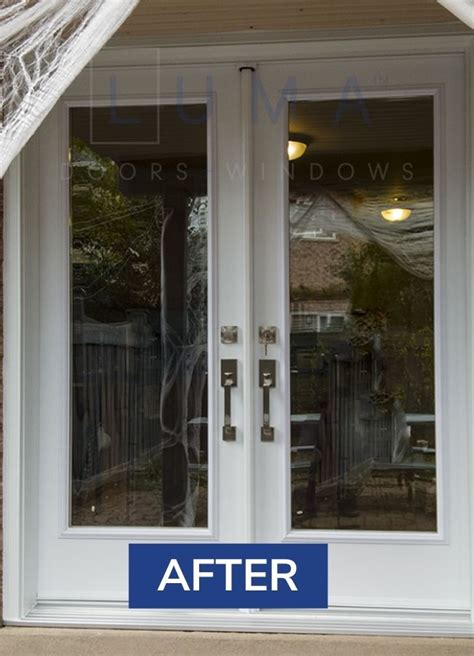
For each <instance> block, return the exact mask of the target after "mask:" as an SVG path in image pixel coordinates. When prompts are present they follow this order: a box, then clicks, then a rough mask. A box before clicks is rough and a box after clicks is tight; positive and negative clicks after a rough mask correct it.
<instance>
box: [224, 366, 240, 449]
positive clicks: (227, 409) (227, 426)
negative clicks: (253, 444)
mask: <svg viewBox="0 0 474 656" xmlns="http://www.w3.org/2000/svg"><path fill="white" fill-rule="evenodd" d="M221 386H222V387H223V388H224V425H223V427H222V439H223V440H225V441H226V442H234V441H235V439H236V431H235V426H232V413H231V396H230V394H231V392H230V390H231V389H232V388H233V387H237V360H221Z"/></svg>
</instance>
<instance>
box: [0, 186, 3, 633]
mask: <svg viewBox="0 0 474 656" xmlns="http://www.w3.org/2000/svg"><path fill="white" fill-rule="evenodd" d="M0 290H1V291H0V527H3V467H2V456H3V182H2V180H0ZM2 538H3V530H2V528H0V626H1V624H2V617H3V608H2V598H3V569H2V562H3V542H2Z"/></svg>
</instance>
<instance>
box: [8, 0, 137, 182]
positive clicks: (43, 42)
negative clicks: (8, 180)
mask: <svg viewBox="0 0 474 656" xmlns="http://www.w3.org/2000/svg"><path fill="white" fill-rule="evenodd" d="M138 2H139V0H73V1H72V0H1V2H0V110H1V114H0V119H1V120H0V177H3V175H4V174H5V172H6V170H7V168H8V166H9V164H10V163H11V162H12V160H13V159H14V158H15V157H16V156H17V155H18V153H19V152H20V150H21V149H22V148H23V146H24V145H25V144H26V142H27V141H28V139H29V138H30V137H31V136H32V135H33V134H34V132H35V131H36V129H37V128H38V127H39V125H40V124H41V122H42V121H43V119H44V118H45V116H46V115H47V114H48V112H49V111H50V109H51V108H52V107H53V106H54V104H55V103H56V101H57V100H58V99H59V97H60V96H61V94H62V93H63V92H64V91H65V90H66V88H67V87H68V86H69V85H70V84H71V82H72V81H73V80H74V78H75V77H76V76H77V75H78V74H79V73H80V72H81V70H82V69H83V68H84V66H85V65H86V64H87V63H88V62H89V61H90V60H91V59H92V57H94V55H95V54H96V53H97V52H98V51H99V50H100V48H102V46H103V45H104V44H105V43H106V41H107V40H108V39H109V38H110V37H111V36H112V35H113V34H114V32H115V31H116V30H117V29H118V28H119V27H120V25H121V24H122V23H123V21H124V20H125V19H126V18H127V16H128V15H129V14H130V13H131V11H132V10H133V9H134V7H135V6H136V5H137V4H138Z"/></svg>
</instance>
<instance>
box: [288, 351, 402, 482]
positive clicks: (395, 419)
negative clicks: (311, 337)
mask: <svg viewBox="0 0 474 656" xmlns="http://www.w3.org/2000/svg"><path fill="white" fill-rule="evenodd" d="M377 366H378V363H377V360H376V359H375V358H374V357H373V356H372V354H370V353H369V354H367V355H365V356H363V357H357V356H355V354H354V353H353V352H352V349H350V348H348V349H347V351H346V353H345V354H342V353H339V354H338V355H337V356H336V355H332V356H328V358H327V360H326V364H325V366H324V367H323V368H322V369H321V371H319V372H318V371H315V370H314V369H313V370H312V371H308V372H307V375H311V376H312V377H314V381H313V389H314V390H315V393H317V396H318V399H317V400H316V399H315V400H314V402H313V404H312V406H313V408H314V409H315V410H316V412H317V414H315V415H312V417H313V420H310V421H307V420H306V421H304V422H303V421H302V422H301V423H299V422H293V423H292V434H293V445H299V446H301V447H306V448H305V450H306V449H307V447H309V446H310V445H313V446H314V453H313V461H312V463H313V464H312V465H311V466H312V467H314V468H315V470H317V477H316V478H317V481H316V482H317V483H319V485H320V486H324V487H327V485H325V484H327V483H329V482H330V481H333V482H336V481H339V482H341V481H346V482H350V481H351V480H352V479H354V478H359V477H360V475H361V472H362V471H366V472H368V471H369V470H370V466H371V464H372V463H377V462H380V463H390V462H392V460H393V454H394V452H395V446H396V443H397V439H398V434H399V431H400V426H399V423H400V418H399V416H398V415H402V416H404V415H403V413H402V412H400V413H397V411H396V409H395V407H394V404H393V401H387V400H385V399H384V398H383V395H381V394H379V395H378V394H377V392H376V381H377V380H378V372H377ZM303 375H304V374H303ZM323 390H324V391H323ZM308 455H309V454H308ZM315 473H316V472H315Z"/></svg>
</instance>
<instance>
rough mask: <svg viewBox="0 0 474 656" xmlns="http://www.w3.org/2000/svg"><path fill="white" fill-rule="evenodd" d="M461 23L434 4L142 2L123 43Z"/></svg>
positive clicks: (420, 0) (405, 0) (373, 0)
mask: <svg viewBox="0 0 474 656" xmlns="http://www.w3.org/2000/svg"><path fill="white" fill-rule="evenodd" d="M449 23H451V24H452V25H458V26H461V25H462V23H461V22H460V21H459V20H458V19H457V18H455V17H454V16H453V15H452V14H451V13H450V12H449V11H447V10H446V9H445V8H444V7H442V6H441V5H439V4H438V3H437V1H436V0H397V1H396V2H380V0H295V1H294V2H289V1H288V0H173V2H170V1H169V0H141V2H140V4H139V5H138V7H137V8H136V9H135V11H134V12H133V13H132V14H131V16H130V17H129V18H128V20H127V21H125V23H124V24H123V25H122V27H121V28H120V30H119V32H118V36H121V37H154V36H171V35H173V34H208V33H221V32H248V31H252V30H254V31H255V30H265V31H272V30H273V31H282V30H334V29H351V28H376V27H385V28H387V27H397V26H410V25H425V24H426V25H428V24H438V25H441V24H449Z"/></svg>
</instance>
